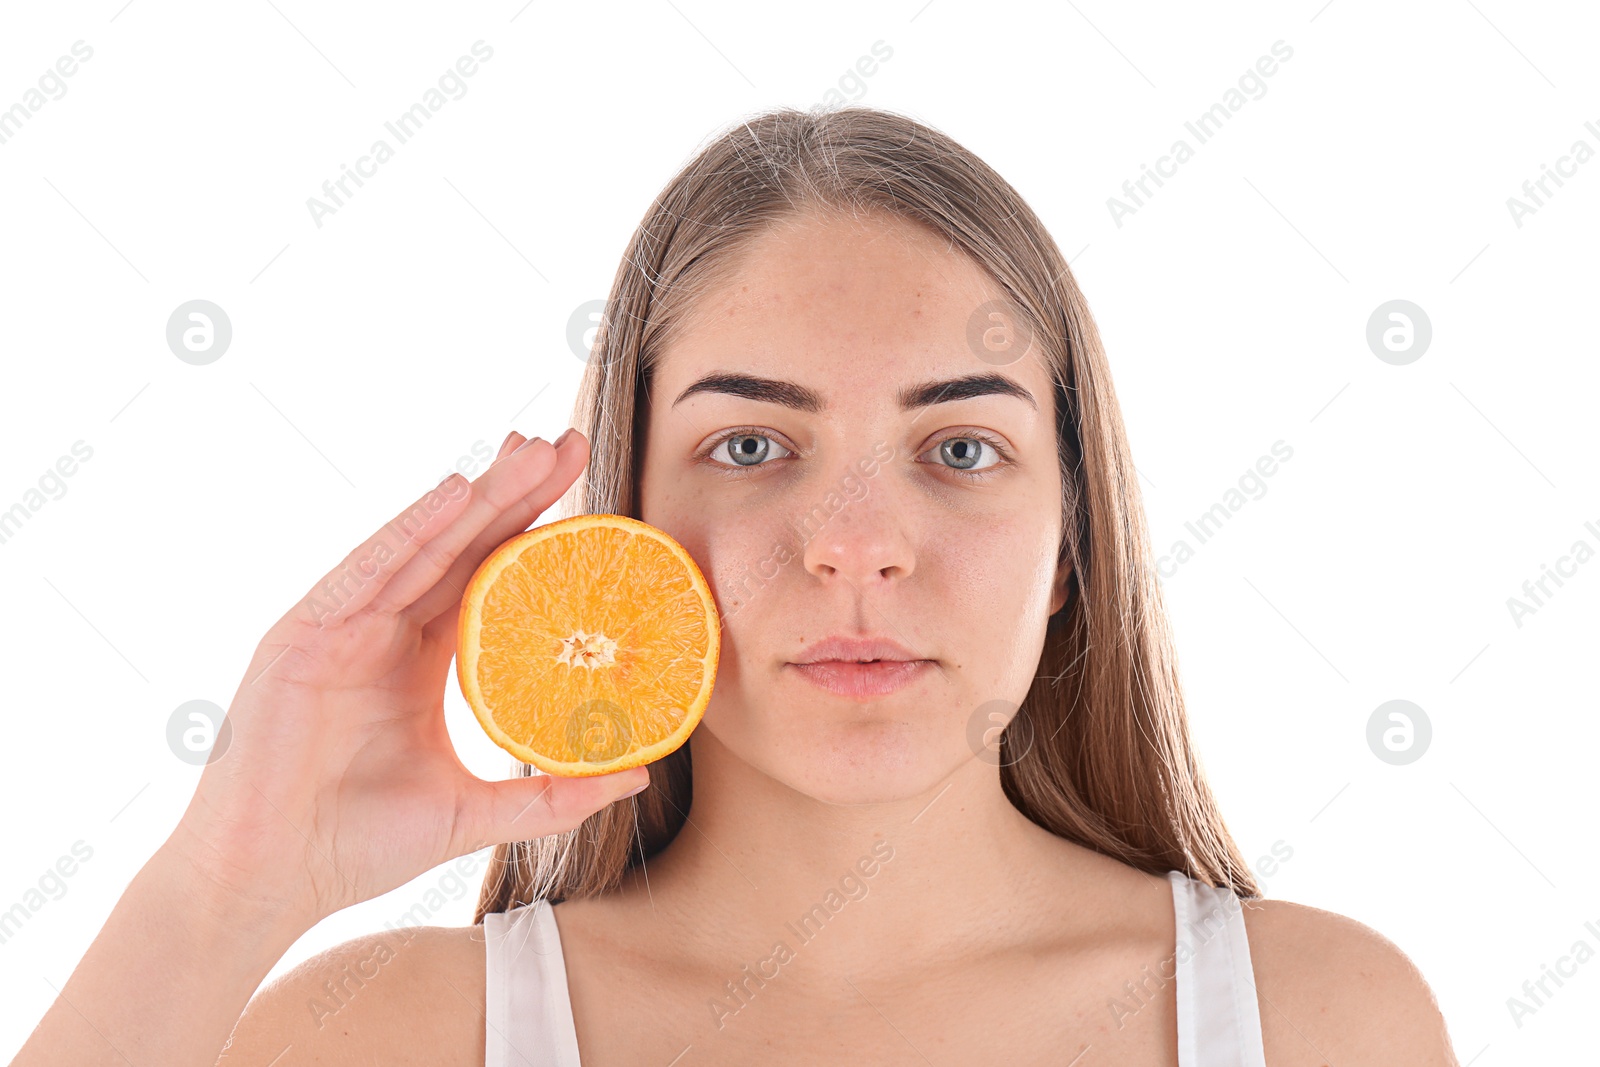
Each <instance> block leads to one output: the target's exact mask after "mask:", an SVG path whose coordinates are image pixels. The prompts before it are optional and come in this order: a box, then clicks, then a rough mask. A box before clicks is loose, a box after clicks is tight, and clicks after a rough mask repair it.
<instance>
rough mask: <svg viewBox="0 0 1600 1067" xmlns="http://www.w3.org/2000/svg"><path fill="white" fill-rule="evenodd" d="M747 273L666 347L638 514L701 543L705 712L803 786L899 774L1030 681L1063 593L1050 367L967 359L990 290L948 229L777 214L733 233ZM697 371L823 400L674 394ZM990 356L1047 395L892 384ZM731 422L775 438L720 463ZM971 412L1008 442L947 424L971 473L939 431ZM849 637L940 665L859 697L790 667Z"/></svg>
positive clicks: (924, 770)
mask: <svg viewBox="0 0 1600 1067" xmlns="http://www.w3.org/2000/svg"><path fill="white" fill-rule="evenodd" d="M738 277H739V279H740V283H739V285H738V288H737V291H734V290H733V289H732V288H731V287H729V288H728V289H725V290H717V291H714V292H713V293H711V294H709V295H708V296H707V297H706V298H705V300H704V301H703V303H702V304H701V305H700V306H699V307H697V308H696V309H695V311H694V313H693V314H692V315H691V316H690V318H689V319H688V320H687V321H686V323H685V328H684V330H683V332H682V333H680V334H679V335H678V336H677V338H676V340H675V343H674V344H673V346H672V347H670V348H669V349H668V350H666V351H665V352H664V353H663V358H662V363H661V365H660V368H659V369H658V371H657V375H656V378H655V382H654V392H653V395H652V397H651V405H652V406H651V417H650V419H649V427H648V431H647V435H648V436H647V444H646V448H645V449H644V457H645V459H644V468H643V472H642V478H641V517H642V518H643V519H644V520H645V521H646V522H649V523H652V524H653V525H656V526H659V527H661V528H662V529H664V530H666V531H668V532H669V533H671V534H672V535H673V536H674V537H676V538H677V539H678V540H679V541H681V542H682V543H683V544H684V545H685V546H686V547H687V548H688V549H689V551H690V552H691V553H692V554H693V555H694V556H695V558H696V559H697V560H698V561H700V563H701V565H702V567H703V568H704V569H705V571H706V577H707V579H708V580H709V581H710V583H711V586H712V589H713V591H714V592H715V593H716V595H717V599H718V604H719V607H720V608H721V609H722V610H723V612H724V615H725V623H726V629H725V631H724V634H723V645H722V659H721V665H720V668H719V672H718V679H717V685H716V691H715V694H714V696H713V698H712V702H711V705H710V707H709V708H708V709H707V711H706V715H705V718H704V720H703V722H702V724H701V726H700V727H699V730H700V731H704V732H706V733H709V734H711V735H714V737H715V738H716V740H717V742H718V743H719V744H718V747H719V748H722V747H725V748H726V750H727V751H728V752H729V753H732V754H734V755H735V756H736V757H737V758H738V759H740V760H743V761H746V762H748V763H749V764H752V765H754V766H755V767H758V768H759V769H760V770H761V771H763V772H765V773H766V774H767V775H770V776H772V777H774V778H777V779H779V780H781V781H783V782H785V783H787V784H788V785H789V786H791V787H792V788H795V789H799V790H801V791H803V792H805V793H807V794H810V795H812V796H813V797H815V798H817V799H821V800H827V801H831V802H835V803H860V802H864V801H869V800H873V799H882V798H887V797H892V796H903V795H907V794H910V793H914V792H916V791H918V790H919V789H922V788H925V787H926V786H927V785H928V784H929V783H930V782H935V781H937V780H938V779H939V778H940V777H942V776H944V775H946V774H948V773H949V772H950V771H951V770H952V769H953V768H954V767H955V766H957V765H958V764H960V763H961V762H963V761H965V760H969V759H970V758H971V757H972V751H971V748H970V746H969V744H968V741H967V732H966V727H967V718H968V715H969V713H970V712H971V710H972V709H974V708H977V707H979V706H980V705H983V704H985V703H986V702H989V701H992V700H996V699H1006V700H1010V701H1012V702H1013V703H1018V702H1020V701H1021V700H1022V698H1023V696H1024V695H1025V694H1026V692H1027V690H1028V687H1029V685H1030V683H1031V680H1032V677H1033V674H1034V672H1035V669H1036V667H1037V663H1038V656H1039V651H1040V649H1041V648H1042V646H1043V639H1044V629H1045V623H1046V619H1047V617H1048V616H1049V615H1050V614H1051V613H1052V612H1053V611H1055V610H1057V609H1059V608H1060V606H1061V605H1062V604H1063V603H1064V601H1065V580H1066V577H1067V573H1066V572H1065V571H1064V570H1063V571H1060V572H1057V570H1056V568H1055V564H1054V561H1055V554H1056V546H1057V543H1058V540H1059V537H1060V533H1061V530H1060V516H1059V510H1060V505H1059V500H1060V494H1061V482H1060V471H1059V467H1058V462H1057V459H1056V445H1055V435H1054V400H1053V395H1054V394H1053V391H1052V386H1051V379H1050V376H1049V372H1048V369H1047V368H1046V366H1045V364H1044V363H1043V361H1042V359H1041V358H1040V355H1039V352H1038V350H1037V349H1036V348H1035V349H1032V350H1030V351H1029V352H1027V353H1026V354H1025V355H1024V356H1023V357H1022V358H1021V359H1019V360H1017V361H1016V362H1014V363H1011V364H1008V365H1005V366H1001V367H996V366H994V365H993V364H990V363H987V362H985V361H983V360H981V359H979V358H977V356H976V355H975V354H974V353H973V352H972V350H971V349H970V348H969V347H968V342H967V327H968V321H969V319H970V317H971V316H972V314H973V311H974V309H975V308H977V307H978V306H979V305H980V304H982V303H984V302H985V301H988V300H991V299H995V298H997V297H999V296H1001V295H1002V294H1001V292H1000V290H999V289H998V288H997V287H996V286H995V285H994V284H993V283H992V282H991V281H990V280H989V279H988V278H987V276H986V275H984V274H983V272H982V270H981V269H980V268H979V267H978V266H977V265H976V264H975V263H973V262H972V261H970V260H968V259H967V258H966V257H964V256H963V255H962V254H961V253H959V252H957V251H953V250H949V249H948V248H947V247H946V243H945V242H944V241H943V240H941V239H939V238H937V237H935V236H933V235H932V234H931V233H929V232H926V231H924V230H922V229H921V228H920V227H917V226H915V225H912V224H909V223H906V222H903V221H901V220H897V219H893V218H891V217H888V216H883V215H873V216H868V217H865V218H863V219H861V220H856V221H851V220H841V219H837V218H833V217H828V216H821V215H808V216H805V217H802V218H801V219H798V220H793V221H789V222H786V223H785V224H783V225H781V226H780V227H778V228H776V229H774V230H771V231H769V232H768V233H767V234H765V235H763V236H762V237H760V238H758V239H757V241H756V242H755V243H754V245H753V246H751V247H750V248H748V249H747V251H746V253H745V255H744V259H743V262H742V263H741V265H740V267H739V270H738ZM712 371H722V372H740V373H747V374H753V375H759V376H761V377H766V378H774V379H781V380H786V381H791V382H794V383H796V384H799V385H803V386H806V387H809V388H811V389H813V390H815V391H817V392H819V393H820V394H822V396H823V398H824V400H825V402H826V404H827V409H826V410H825V411H824V412H822V413H820V414H812V413H805V412H799V411H795V410H792V409H789V408H785V407H781V406H779V405H775V404H768V403H762V402H758V401H755V400H750V399H747V398H742V397H734V396H728V395H725V394H698V395H696V396H693V397H690V398H689V399H687V400H685V401H684V402H683V403H682V404H680V405H678V406H677V407H676V408H675V409H674V408H673V407H672V406H671V404H672V400H673V399H674V398H675V397H676V396H677V395H678V394H679V393H680V392H681V391H682V390H683V389H684V388H685V387H686V386H687V385H688V384H690V383H691V382H693V381H695V380H696V379H698V378H700V377H701V376H702V375H704V374H706V373H709V372H712ZM994 372H998V373H1000V374H1003V375H1006V376H1008V377H1011V378H1013V379H1014V380H1016V381H1018V382H1020V383H1021V384H1022V385H1023V386H1025V387H1026V388H1027V389H1028V391H1029V392H1030V393H1031V394H1032V395H1033V396H1034V397H1035V399H1036V400H1037V402H1038V409H1037V410H1035V409H1034V408H1033V407H1032V406H1030V405H1029V404H1028V403H1027V402H1026V401H1023V400H1019V399H1017V398H1014V397H1008V396H983V397H976V398H971V399H966V400H960V401H955V402H948V403H942V404H935V405H932V406H931V407H928V408H924V409H921V410H919V411H913V412H903V411H901V410H900V409H899V407H898V405H897V403H896V401H895V390H896V389H897V388H899V387H901V386H903V385H907V384H911V383H916V382H924V381H929V380H937V379H947V378H954V377H959V376H962V375H968V374H975V373H994ZM732 429H738V430H739V431H740V433H741V434H747V435H751V436H754V437H755V443H757V444H762V445H765V447H766V449H767V457H766V458H765V459H763V460H761V462H760V464H758V465H757V466H755V467H752V468H742V467H740V466H738V465H736V464H734V463H733V462H732V455H731V450H730V446H729V445H728V444H726V443H717V442H716V439H717V438H718V437H719V436H720V435H721V434H722V433H723V432H724V431H727V430H732ZM963 430H973V431H983V432H987V433H988V434H989V435H990V436H991V437H993V438H996V439H998V441H999V442H1000V444H1001V446H1002V447H1003V448H1004V450H1005V451H1006V452H1008V453H1009V454H1010V457H1011V458H1010V459H1009V460H1007V459H1005V458H1003V457H1002V456H1001V454H1000V453H999V452H998V451H997V450H996V449H995V448H993V447H991V446H990V445H988V444H983V445H975V444H974V443H973V439H972V438H962V440H964V441H965V442H966V447H967V448H968V449H972V448H977V449H978V458H977V461H976V465H977V466H978V467H981V468H985V469H986V470H987V473H984V474H983V475H982V476H981V477H980V478H977V479H973V480H967V479H965V478H963V476H962V475H961V474H959V473H956V470H958V469H959V468H958V467H957V461H956V459H955V458H954V457H951V456H947V455H945V456H942V455H941V450H940V447H939V446H940V445H941V443H942V442H944V441H946V440H951V439H955V438H961V431H963ZM713 444H715V445H716V447H714V448H712V447H711V446H712V445H713ZM891 450H892V458H888V459H883V457H888V456H890V455H891ZM703 451H710V452H711V453H712V454H711V455H710V456H708V457H707V458H704V459H701V460H698V461H697V459H696V458H695V457H696V456H698V455H700V454H701V453H702V452H703ZM863 464H865V466H862V465H863ZM721 471H731V472H732V473H730V474H723V473H720V472H721ZM868 472H870V474H869V473H868ZM807 516H809V519H808V518H807ZM1002 606H1003V608H1002ZM862 632H868V633H874V634H884V635H887V636H890V637H892V638H894V639H896V640H898V641H900V642H901V643H903V644H905V645H908V646H909V647H910V648H911V649H912V650H913V651H914V652H916V653H918V654H919V655H921V656H922V657H925V658H929V659H937V660H938V661H939V665H938V667H937V668H936V669H935V670H933V671H930V672H928V673H927V675H926V677H924V678H923V679H921V680H919V681H918V682H916V683H915V684H914V685H913V686H911V687H908V688H907V689H902V690H900V691H899V692H897V693H894V694H892V695H889V696H887V697H884V698H882V699H880V700H878V701H876V702H874V703H871V704H861V703H851V702H846V701H843V700H841V699H840V698H838V697H835V696H833V695H832V694H830V693H827V692H825V691H823V690H821V689H818V688H816V687H814V686H812V685H810V684H809V683H808V682H806V681H805V680H804V679H803V678H802V677H800V676H799V674H798V672H796V671H795V670H794V669H793V668H792V667H788V666H786V664H787V663H788V662H789V661H791V660H792V659H794V658H795V657H796V656H798V654H799V652H800V650H801V649H802V647H803V646H804V644H805V643H806V642H807V641H811V640H815V639H817V638H820V637H823V636H826V635H829V634H835V633H862ZM696 761H697V763H698V762H699V752H698V751H697V753H696ZM864 768H870V769H871V772H872V773H871V774H863V773H862V772H863V769H864Z"/></svg>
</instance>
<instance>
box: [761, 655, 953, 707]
mask: <svg viewBox="0 0 1600 1067" xmlns="http://www.w3.org/2000/svg"><path fill="white" fill-rule="evenodd" d="M790 666H791V667H793V668H794V669H795V670H797V671H799V672H800V674H801V676H802V677H804V678H805V680H806V681H808V682H811V683H812V684H813V685H816V686H820V687H821V688H823V689H826V690H828V692H830V693H833V694H834V695H836V696H841V697H846V698H848V699H850V700H874V699H876V698H878V697H884V696H888V695H889V694H890V693H893V692H896V691H897V690H900V689H904V688H905V687H906V686H908V685H910V684H911V683H912V682H915V681H916V680H917V679H919V678H921V677H922V676H923V675H924V674H926V673H927V672H928V671H930V670H932V669H933V660H931V659H913V660H880V661H878V662H877V663H847V662H844V661H843V660H819V661H817V662H815V663H792V664H790Z"/></svg>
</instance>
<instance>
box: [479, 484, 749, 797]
mask: <svg viewBox="0 0 1600 1067" xmlns="http://www.w3.org/2000/svg"><path fill="white" fill-rule="evenodd" d="M721 633H722V626H721V622H720V620H719V618H718V615H717V606H716V601H715V600H714V599H713V598H712V595H711V587H710V586H709V585H708V584H707V583H706V580H705V576H704V575H703V574H701V573H700V568H699V566H697V565H696V564H695V561H694V560H693V559H692V558H691V557H690V555H689V553H688V552H687V551H685V550H684V548H683V546H682V545H680V544H679V543H678V542H677V541H675V540H673V539H672V537H671V536H669V535H668V534H667V533H665V532H664V531H662V530H658V529H657V528H656V527H654V526H651V525H649V524H648V523H644V522H640V521H639V520H638V519H633V518H629V517H628V516H626V515H575V516H573V517H572V518H568V519H560V520H557V521H555V522H551V523H547V524H546V525H544V526H537V527H535V528H533V529H532V530H528V531H527V532H526V533H521V534H518V535H517V536H515V537H513V538H511V539H510V540H509V541H507V542H506V543H505V544H503V545H501V546H500V547H499V548H496V549H495V550H494V551H493V552H491V553H490V554H489V558H488V559H486V560H484V561H483V563H482V565H481V566H479V567H478V570H477V572H476V573H474V574H473V576H472V580H471V581H470V582H468V583H467V591H466V594H465V596H464V597H463V598H462V601H461V616H460V623H459V630H458V635H457V636H458V641H457V646H456V677H457V679H458V680H459V681H460V683H461V693H462V695H463V696H465V697H466V699H467V703H468V704H470V705H471V706H472V710H473V712H474V713H475V714H476V715H477V716H478V722H479V723H481V724H482V725H483V728H484V730H485V732H487V733H488V735H489V736H490V737H491V738H493V739H494V741H495V743H496V744H498V745H499V746H500V747H501V748H504V749H505V750H506V751H508V752H510V753H511V754H512V755H514V756H516V757H517V758H518V759H520V760H522V761H523V762H524V763H531V764H533V765H534V766H535V767H538V768H539V769H540V770H542V771H544V772H546V773H548V774H555V775H563V776H571V777H582V776H586V775H594V774H612V773H615V772H617V771H621V770H626V769H627V768H629V767H637V766H639V765H640V764H644V763H651V762H653V761H655V760H658V759H660V758H661V757H662V756H665V755H667V754H668V753H669V752H672V751H674V750H675V749H677V748H678V746H680V745H682V744H683V743H684V742H685V741H687V740H688V739H689V734H690V733H692V732H693V731H694V728H695V727H696V726H697V725H699V723H700V717H701V715H702V714H703V713H704V712H705V709H706V705H707V704H708V703H710V702H711V688H712V685H713V683H714V682H715V681H716V674H717V658H718V656H719V654H720V652H721Z"/></svg>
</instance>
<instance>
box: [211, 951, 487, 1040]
mask: <svg viewBox="0 0 1600 1067" xmlns="http://www.w3.org/2000/svg"><path fill="white" fill-rule="evenodd" d="M483 1002H484V945H483V927H481V926H465V927H444V926H424V927H413V928H408V929H399V930H386V931H384V932H382V933H376V934H370V935H367V936H364V937H358V938H355V939H354V940H351V941H346V942H345V943H344V944H342V945H337V946H335V947H333V948H331V949H329V950H327V951H326V952H322V953H319V954H318V955H316V956H313V957H311V958H310V959H308V960H306V961H305V962H304V963H302V964H300V965H299V966H298V967H296V968H294V969H293V970H291V971H288V972H286V973H285V974H283V975H281V976H280V977H279V978H277V979H276V980H274V981H273V982H271V983H269V984H267V985H266V986H264V987H262V989H261V990H260V991H259V992H257V993H256V995H255V997H254V999H252V1000H251V1001H250V1003H249V1005H248V1006H247V1007H246V1008H245V1012H244V1015H243V1016H242V1017H241V1018H240V1020H239V1025H238V1026H237V1027H235V1028H234V1032H233V1037H232V1038H231V1039H230V1040H229V1042H228V1046H227V1048H226V1049H224V1050H223V1054H222V1058H221V1059H219V1060H218V1061H217V1063H218V1065H219V1067H265V1065H267V1064H271V1065H272V1067H300V1065H307V1064H319V1065H322V1067H337V1065H340V1064H363V1065H364V1064H372V1063H393V1064H403V1063H419V1064H420V1063H427V1064H443V1065H455V1064H460V1065H462V1067H469V1065H475V1067H482V1064H483V1062H484V1019H483Z"/></svg>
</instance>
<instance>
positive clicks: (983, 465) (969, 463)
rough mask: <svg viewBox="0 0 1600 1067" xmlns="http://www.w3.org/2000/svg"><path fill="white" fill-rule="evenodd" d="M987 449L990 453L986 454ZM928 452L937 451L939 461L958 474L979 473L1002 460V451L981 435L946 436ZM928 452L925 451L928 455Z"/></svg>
mask: <svg viewBox="0 0 1600 1067" xmlns="http://www.w3.org/2000/svg"><path fill="white" fill-rule="evenodd" d="M985 450H987V452H988V455H987V456H985V454H984V453H985ZM928 452H937V453H938V456H939V462H940V463H941V464H942V465H945V466H948V467H949V468H950V469H951V470H953V471H955V472H956V473H957V474H971V475H973V476H976V475H977V474H979V473H981V472H983V471H986V470H988V469H989V468H991V467H993V466H994V465H995V464H996V463H998V462H1000V451H999V449H997V448H995V446H994V445H992V444H990V443H989V442H988V441H986V440H984V439H983V438H981V437H973V436H970V435H968V436H962V437H946V438H945V439H944V440H943V441H940V442H939V443H938V444H937V445H935V446H934V447H933V448H930V449H929V450H928ZM926 454H927V453H924V455H926Z"/></svg>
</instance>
